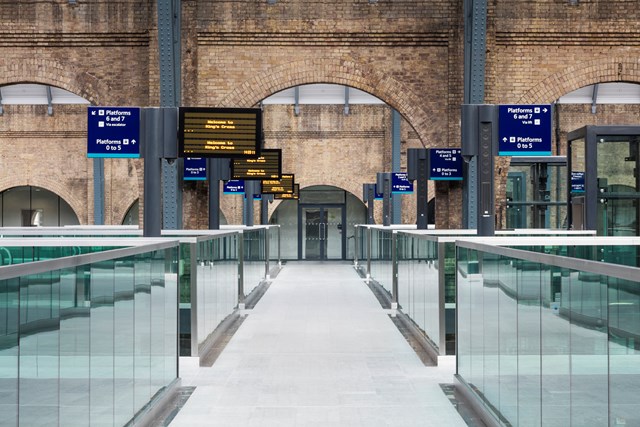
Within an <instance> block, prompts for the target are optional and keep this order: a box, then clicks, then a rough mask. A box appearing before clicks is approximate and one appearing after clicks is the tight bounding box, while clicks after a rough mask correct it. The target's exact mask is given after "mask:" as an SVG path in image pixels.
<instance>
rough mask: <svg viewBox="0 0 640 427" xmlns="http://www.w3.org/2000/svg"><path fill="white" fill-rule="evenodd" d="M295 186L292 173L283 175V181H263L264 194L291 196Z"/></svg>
mask: <svg viewBox="0 0 640 427" xmlns="http://www.w3.org/2000/svg"><path fill="white" fill-rule="evenodd" d="M294 184H295V179H294V175H293V174H292V173H289V174H287V173H283V174H282V178H281V179H263V180H262V194H283V193H290V194H291V193H293V186H294Z"/></svg>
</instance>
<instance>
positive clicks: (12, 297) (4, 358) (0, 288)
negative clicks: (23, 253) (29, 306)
mask: <svg viewBox="0 0 640 427" xmlns="http://www.w3.org/2000/svg"><path fill="white" fill-rule="evenodd" d="M19 286H20V284H19V281H18V279H10V280H2V281H0V367H1V369H0V414H2V416H1V417H0V425H1V426H15V425H16V424H17V423H18V363H19V357H18V355H19V351H18V349H19V347H18V344H19V339H18V327H19V325H18V310H19V309H20V307H19V305H18V304H19V301H20V300H19Z"/></svg>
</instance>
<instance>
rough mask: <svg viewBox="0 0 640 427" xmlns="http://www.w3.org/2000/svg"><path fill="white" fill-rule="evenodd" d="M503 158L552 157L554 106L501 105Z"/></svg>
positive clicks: (499, 148) (500, 129)
mask: <svg viewBox="0 0 640 427" xmlns="http://www.w3.org/2000/svg"><path fill="white" fill-rule="evenodd" d="M499 116H500V117H499V118H500V126H499V131H498V138H499V140H500V141H499V147H498V155H500V156H550V155H551V106H550V105H500V108H499Z"/></svg>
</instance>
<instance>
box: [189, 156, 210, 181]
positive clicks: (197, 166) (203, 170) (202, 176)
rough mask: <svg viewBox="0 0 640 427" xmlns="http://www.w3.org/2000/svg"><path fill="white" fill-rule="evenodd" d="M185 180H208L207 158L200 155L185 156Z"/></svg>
mask: <svg viewBox="0 0 640 427" xmlns="http://www.w3.org/2000/svg"><path fill="white" fill-rule="evenodd" d="M184 180H185V181H206V180H207V159H203V158H199V157H185V159H184Z"/></svg>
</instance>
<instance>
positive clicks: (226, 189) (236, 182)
mask: <svg viewBox="0 0 640 427" xmlns="http://www.w3.org/2000/svg"><path fill="white" fill-rule="evenodd" d="M222 193H223V194H244V180H242V179H230V180H229V181H225V183H224V185H223V187H222Z"/></svg>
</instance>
